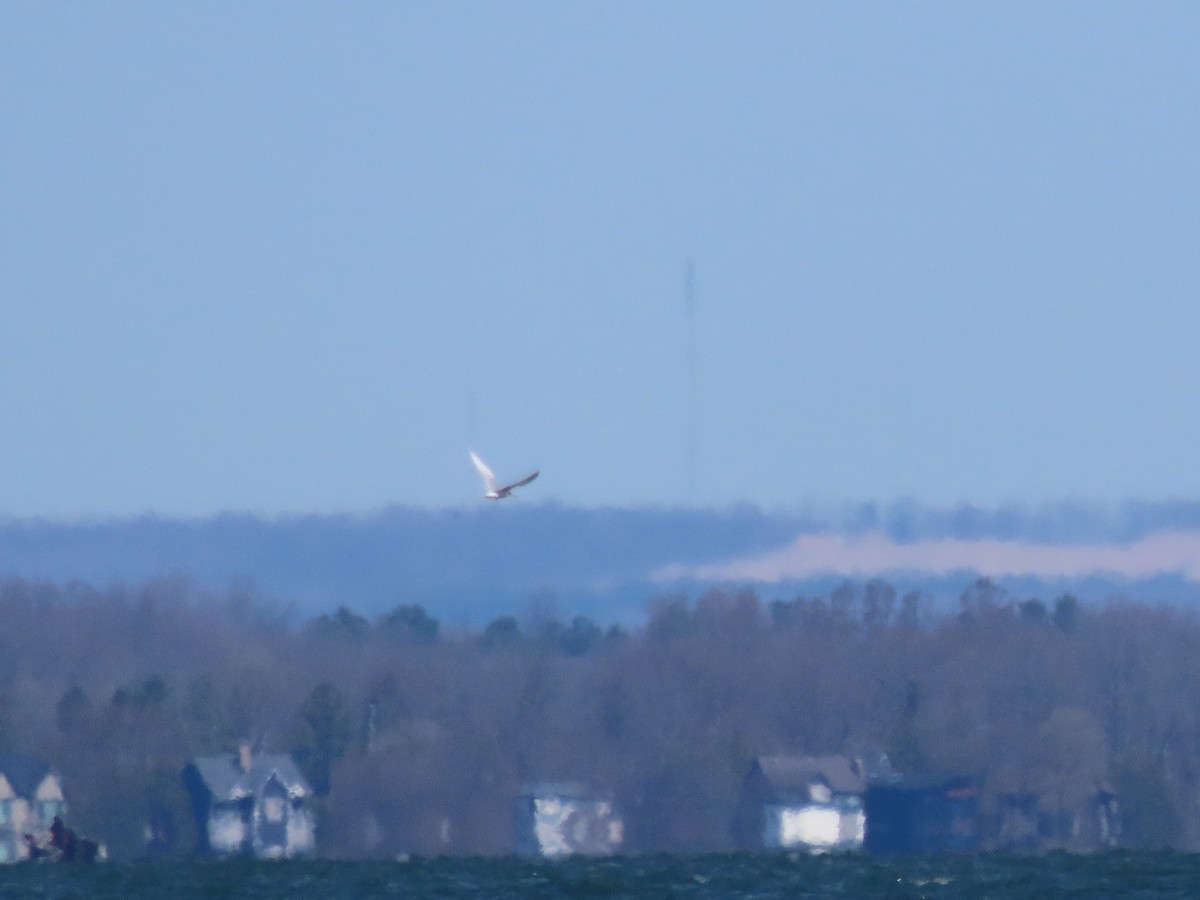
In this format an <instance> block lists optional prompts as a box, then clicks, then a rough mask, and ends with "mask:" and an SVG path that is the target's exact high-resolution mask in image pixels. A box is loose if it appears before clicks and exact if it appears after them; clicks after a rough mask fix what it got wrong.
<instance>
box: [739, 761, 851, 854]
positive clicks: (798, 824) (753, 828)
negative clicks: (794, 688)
mask: <svg viewBox="0 0 1200 900" xmlns="http://www.w3.org/2000/svg"><path fill="white" fill-rule="evenodd" d="M866 786H867V781H866V774H865V772H864V770H863V766H862V763H861V762H860V761H859V760H856V759H850V758H848V757H845V756H760V757H759V758H758V759H756V760H754V762H753V763H752V764H751V766H750V770H749V772H747V773H746V776H745V778H744V779H742V789H741V793H740V795H739V797H738V803H737V807H736V810H735V812H734V821H733V828H732V832H733V839H734V843H735V844H737V846H739V847H741V848H743V849H746V850H774V849H782V848H788V849H802V850H812V851H824V850H850V849H856V848H858V847H861V846H862V843H863V833H864V827H865V822H864V817H863V792H864V791H865V790H866Z"/></svg>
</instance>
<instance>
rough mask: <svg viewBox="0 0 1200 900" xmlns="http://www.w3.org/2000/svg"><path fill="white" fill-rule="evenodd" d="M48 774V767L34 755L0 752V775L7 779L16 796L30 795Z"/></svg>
mask: <svg viewBox="0 0 1200 900" xmlns="http://www.w3.org/2000/svg"><path fill="white" fill-rule="evenodd" d="M49 774H50V767H49V766H48V765H46V763H44V762H42V761H41V760H40V759H38V758H36V757H34V756H27V755H25V754H24V753H0V775H3V776H4V777H5V778H7V779H8V783H9V785H11V786H12V789H13V790H14V791H15V792H16V793H17V796H18V797H25V798H27V799H28V798H30V797H32V796H33V792H34V791H36V790H37V789H38V785H39V784H41V783H42V779H44V778H45V777H46V776H47V775H49Z"/></svg>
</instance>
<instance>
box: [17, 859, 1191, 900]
mask: <svg viewBox="0 0 1200 900" xmlns="http://www.w3.org/2000/svg"><path fill="white" fill-rule="evenodd" d="M1196 896H1200V855H1191V854H1183V853H1108V854H1103V855H1096V856H1070V855H1066V854H1051V855H1047V856H1028V857H1021V856H998V855H997V856H993V855H982V856H962V857H895V858H879V857H868V856H861V855H841V856H824V857H811V856H793V855H782V854H781V855H737V854H725V855H707V856H645V857H622V858H615V859H604V860H588V859H571V860H566V861H562V862H541V861H533V860H527V859H459V858H440V859H414V860H410V861H408V862H390V863H383V862H334V861H288V862H274V863H268V862H255V861H250V860H232V861H191V862H179V863H167V862H147V863H106V864H102V865H97V866H91V867H82V866H67V865H34V864H19V865H15V866H3V867H0V898H5V900H8V898H13V900H42V898H45V900H109V898H111V900H158V898H180V900H183V898H187V900H201V898H204V900H216V898H222V900H225V898H256V900H258V898H263V900H266V898H272V900H273V898H280V900H283V898H288V900H300V898H331V900H332V898H337V900H343V898H345V900H350V898H355V900H359V898H371V897H405V898H411V897H418V898H419V897H481V898H482V897H486V898H497V900H503V898H556V897H578V898H602V897H612V898H626V897H628V898H634V897H637V898H642V897H646V898H731V897H745V898H756V900H767V898H777V897H778V898H785V897H787V898H793V897H854V898H872V897H880V898H909V897H911V898H921V897H929V898H944V897H996V898H1010V897H1018V898H1021V897H1028V898H1052V897H1074V898H1104V897H1123V898H1124V897H1129V898H1157V897H1181V898H1182V897H1189V898H1190V897H1196Z"/></svg>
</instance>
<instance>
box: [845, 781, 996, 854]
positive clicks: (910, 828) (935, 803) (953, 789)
mask: <svg viewBox="0 0 1200 900" xmlns="http://www.w3.org/2000/svg"><path fill="white" fill-rule="evenodd" d="M863 810H864V812H865V813H866V816H867V829H866V836H865V839H864V841H863V846H864V847H865V848H866V850H867V851H869V852H871V853H934V852H939V851H961V852H968V851H971V850H975V849H976V848H977V846H978V824H977V822H978V815H979V788H978V786H977V784H976V783H975V781H974V779H971V778H967V777H964V776H955V775H938V774H928V775H913V776H904V777H895V778H889V779H884V780H880V781H878V782H875V781H872V782H871V784H870V785H869V786H868V787H867V792H866V794H865V795H864V798H863Z"/></svg>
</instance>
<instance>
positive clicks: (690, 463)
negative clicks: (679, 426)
mask: <svg viewBox="0 0 1200 900" xmlns="http://www.w3.org/2000/svg"><path fill="white" fill-rule="evenodd" d="M695 270H696V267H695V266H694V265H693V264H692V261H691V260H690V259H689V260H688V261H687V266H686V268H685V270H684V279H683V313H684V341H685V343H686V347H685V352H686V357H687V423H686V428H687V451H686V453H687V458H686V460H685V462H686V465H685V467H684V471H685V472H686V473H687V499H688V502H689V503H695V502H696V290H695Z"/></svg>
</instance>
